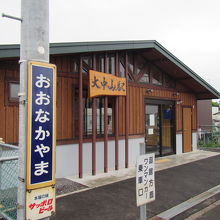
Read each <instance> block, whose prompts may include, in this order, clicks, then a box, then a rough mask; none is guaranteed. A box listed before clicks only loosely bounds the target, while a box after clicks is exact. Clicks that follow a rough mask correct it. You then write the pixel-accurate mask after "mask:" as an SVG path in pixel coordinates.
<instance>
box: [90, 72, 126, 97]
mask: <svg viewBox="0 0 220 220" xmlns="http://www.w3.org/2000/svg"><path fill="white" fill-rule="evenodd" d="M126 82H127V80H126V78H121V77H117V76H114V75H111V74H107V73H102V72H97V71H94V70H90V71H89V97H95V96H104V95H109V96H120V95H121V96H126Z"/></svg>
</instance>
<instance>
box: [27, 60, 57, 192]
mask: <svg viewBox="0 0 220 220" xmlns="http://www.w3.org/2000/svg"><path fill="white" fill-rule="evenodd" d="M55 117H56V67H55V65H52V64H46V63H40V62H32V61H31V62H29V64H28V122H27V189H36V188H40V187H45V186H50V185H53V184H55V141H56V130H55Z"/></svg>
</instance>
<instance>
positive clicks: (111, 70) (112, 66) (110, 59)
mask: <svg viewBox="0 0 220 220" xmlns="http://www.w3.org/2000/svg"><path fill="white" fill-rule="evenodd" d="M108 73H111V74H112V75H115V55H114V54H110V55H108Z"/></svg>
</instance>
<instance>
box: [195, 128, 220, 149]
mask: <svg viewBox="0 0 220 220" xmlns="http://www.w3.org/2000/svg"><path fill="white" fill-rule="evenodd" d="M198 139H199V146H200V147H220V126H216V125H203V126H201V127H200V129H199V130H198Z"/></svg>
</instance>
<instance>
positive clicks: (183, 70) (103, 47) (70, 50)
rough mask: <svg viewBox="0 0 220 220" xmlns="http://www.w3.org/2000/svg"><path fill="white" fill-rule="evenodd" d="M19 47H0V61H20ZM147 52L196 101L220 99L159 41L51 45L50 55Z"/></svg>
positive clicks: (146, 56) (211, 88)
mask: <svg viewBox="0 0 220 220" xmlns="http://www.w3.org/2000/svg"><path fill="white" fill-rule="evenodd" d="M19 50H20V47H19V45H0V58H11V57H19ZM116 50H142V52H143V50H144V52H143V54H144V56H145V58H146V59H148V60H150V61H151V62H154V63H156V65H157V66H158V68H160V69H161V70H163V71H165V72H166V73H168V74H169V75H170V76H172V77H173V78H174V79H175V80H176V81H177V82H181V83H182V84H183V85H185V86H186V87H187V88H189V89H190V90H191V91H192V92H194V93H195V94H196V96H197V99H212V98H213V99H215V98H220V93H219V92H218V91H217V90H216V89H214V88H213V87H212V86H211V85H209V84H208V83H207V82H206V81H205V80H203V79H202V78H201V77H200V76H199V75H197V74H196V73H195V72H194V71H192V70H191V69H190V68H189V67H188V66H186V65H185V64H184V63H183V62H181V61H180V60H179V59H178V58H177V57H175V56H174V55H173V54H172V53H170V52H169V51H168V50H167V49H166V48H164V47H163V46H162V45H161V44H159V43H158V42H157V41H153V40H148V41H142V40H141V41H102V42H81V43H79V42H74V43H52V44H50V54H52V55H55V54H56V55H57V54H74V53H88V52H98V51H116Z"/></svg>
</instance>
